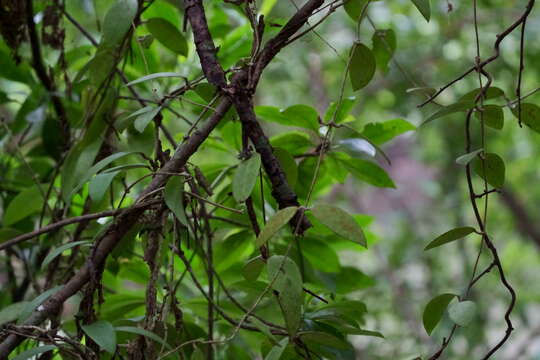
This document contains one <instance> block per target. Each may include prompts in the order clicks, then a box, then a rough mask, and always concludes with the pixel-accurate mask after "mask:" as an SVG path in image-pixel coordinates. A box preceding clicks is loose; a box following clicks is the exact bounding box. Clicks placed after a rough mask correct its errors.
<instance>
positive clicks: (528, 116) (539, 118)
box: [512, 103, 540, 133]
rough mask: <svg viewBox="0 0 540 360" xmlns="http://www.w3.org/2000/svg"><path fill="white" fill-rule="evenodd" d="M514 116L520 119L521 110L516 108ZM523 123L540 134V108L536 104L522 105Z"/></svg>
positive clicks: (513, 112) (513, 110)
mask: <svg viewBox="0 0 540 360" xmlns="http://www.w3.org/2000/svg"><path fill="white" fill-rule="evenodd" d="M512 114H514V116H515V117H516V118H519V108H518V106H515V107H514V108H513V109H512ZM521 122H523V123H524V124H525V125H527V126H528V127H530V128H531V129H532V130H533V131H536V132H537V133H540V107H539V106H538V105H536V104H531V103H521Z"/></svg>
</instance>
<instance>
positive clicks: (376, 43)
mask: <svg viewBox="0 0 540 360" xmlns="http://www.w3.org/2000/svg"><path fill="white" fill-rule="evenodd" d="M371 41H372V42H373V55H375V60H376V62H377V68H378V69H379V70H380V71H381V72H382V73H383V74H386V73H387V72H388V64H389V63H390V60H391V59H392V56H393V55H394V52H395V51H396V47H397V41H396V33H395V32H394V30H392V29H387V30H376V31H375V32H374V33H373V36H372V38H371Z"/></svg>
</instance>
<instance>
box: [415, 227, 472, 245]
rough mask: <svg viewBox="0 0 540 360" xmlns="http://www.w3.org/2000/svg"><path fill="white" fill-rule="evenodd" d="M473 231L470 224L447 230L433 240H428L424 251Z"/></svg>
mask: <svg viewBox="0 0 540 360" xmlns="http://www.w3.org/2000/svg"><path fill="white" fill-rule="evenodd" d="M473 232H475V230H474V228H473V227H470V226H464V227H458V228H455V229H452V230H449V231H447V232H445V233H444V234H442V235H440V236H438V237H437V238H436V239H435V240H433V241H432V242H430V243H429V244H428V245H427V246H426V247H425V249H424V251H426V250H429V249H433V248H436V247H438V246H441V245H444V244H447V243H449V242H452V241H455V240H459V239H461V238H464V237H465V236H467V235H469V234H471V233H473Z"/></svg>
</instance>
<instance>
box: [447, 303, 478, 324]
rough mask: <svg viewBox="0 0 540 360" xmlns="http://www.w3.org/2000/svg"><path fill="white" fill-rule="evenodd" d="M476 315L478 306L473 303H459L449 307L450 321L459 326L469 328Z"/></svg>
mask: <svg viewBox="0 0 540 360" xmlns="http://www.w3.org/2000/svg"><path fill="white" fill-rule="evenodd" d="M475 313H476V304H475V303H474V302H473V301H470V300H466V301H459V302H456V303H453V304H452V305H450V306H449V307H448V315H450V319H452V321H453V322H455V323H456V324H457V325H459V326H467V325H469V324H470V323H471V321H472V320H473V318H474V315H475Z"/></svg>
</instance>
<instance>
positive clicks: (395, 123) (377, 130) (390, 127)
mask: <svg viewBox="0 0 540 360" xmlns="http://www.w3.org/2000/svg"><path fill="white" fill-rule="evenodd" d="M413 130H416V127H415V126H414V125H412V124H411V123H410V122H408V121H406V120H403V119H392V120H388V121H384V122H378V123H368V124H366V126H364V129H363V130H362V135H364V136H365V137H366V138H368V139H369V141H371V142H372V143H374V144H376V145H382V144H384V143H385V142H388V141H390V140H392V139H393V138H395V137H396V136H399V135H401V134H403V133H406V132H408V131H413Z"/></svg>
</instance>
